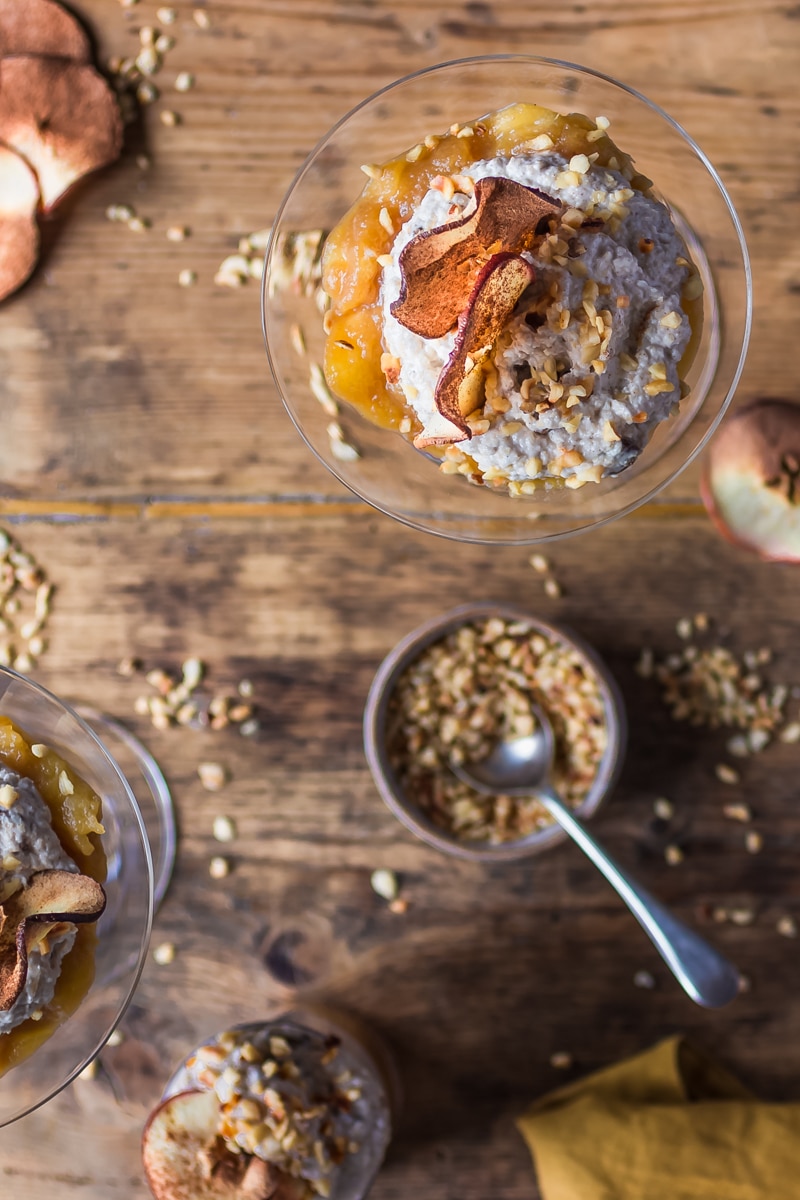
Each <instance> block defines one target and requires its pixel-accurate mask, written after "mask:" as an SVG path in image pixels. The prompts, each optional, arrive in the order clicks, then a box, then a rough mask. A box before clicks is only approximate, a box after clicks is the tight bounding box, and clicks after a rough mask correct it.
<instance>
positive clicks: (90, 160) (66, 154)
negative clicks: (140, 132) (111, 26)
mask: <svg viewBox="0 0 800 1200" xmlns="http://www.w3.org/2000/svg"><path fill="white" fill-rule="evenodd" d="M0 142H5V144H6V145H7V146H10V147H11V148H12V149H13V150H16V151H17V153H18V154H21V155H22V157H23V158H24V159H25V161H26V162H27V163H28V164H29V165H30V166H31V167H32V168H33V170H34V171H35V172H36V175H37V178H38V180H39V188H40V190H41V193H42V203H43V206H44V209H45V211H48V210H50V209H52V208H53V206H54V205H55V204H56V203H57V202H58V201H59V200H60V199H61V197H62V196H63V195H64V193H65V192H66V191H68V189H69V188H70V187H72V185H73V184H74V183H75V182H77V180H78V179H80V178H81V177H82V176H83V175H87V174H88V173H89V172H90V171H96V170H97V169H98V168H100V167H104V166H107V165H108V164H109V163H112V162H114V161H115V160H116V159H117V158H119V156H120V153H121V151H122V117H121V114H120V110H119V104H118V103H117V99H116V97H115V95H114V93H113V92H112V90H111V88H110V87H109V85H108V84H107V83H106V81H105V79H103V77H102V75H100V74H98V72H97V71H95V69H94V67H90V66H86V65H84V64H82V63H74V62H66V61H65V60H64V59H59V58H36V57H34V56H32V55H25V54H19V55H12V56H11V57H9V58H2V59H0Z"/></svg>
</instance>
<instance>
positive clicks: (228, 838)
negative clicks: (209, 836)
mask: <svg viewBox="0 0 800 1200" xmlns="http://www.w3.org/2000/svg"><path fill="white" fill-rule="evenodd" d="M212 832H213V834H214V839H215V840H216V841H218V842H232V841H233V839H234V838H235V837H236V825H235V824H234V822H233V821H232V820H231V818H230V817H214V825H213V830H212Z"/></svg>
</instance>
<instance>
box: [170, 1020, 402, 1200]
mask: <svg viewBox="0 0 800 1200" xmlns="http://www.w3.org/2000/svg"><path fill="white" fill-rule="evenodd" d="M276 1039H278V1040H277V1041H276ZM232 1043H233V1044H232ZM282 1043H285V1044H286V1045H287V1046H288V1047H289V1050H290V1054H289V1055H288V1056H286V1061H291V1062H292V1063H294V1064H295V1066H296V1067H297V1069H298V1070H299V1072H300V1077H299V1078H298V1079H292V1078H291V1077H289V1078H288V1080H286V1081H285V1082H284V1081H283V1080H282V1079H280V1078H279V1076H278V1074H276V1075H275V1076H273V1078H274V1079H275V1083H274V1088H275V1090H276V1091H278V1093H279V1094H281V1089H285V1094H286V1095H287V1096H289V1095H291V1094H292V1093H293V1092H295V1093H296V1092H300V1091H302V1087H303V1082H304V1081H303V1066H304V1063H305V1065H306V1069H307V1070H309V1071H310V1070H312V1069H313V1070H314V1074H315V1077H316V1078H317V1079H318V1078H319V1072H320V1071H324V1072H325V1074H326V1075H327V1076H328V1078H329V1079H330V1081H331V1084H332V1086H333V1085H335V1086H336V1088H337V1090H338V1092H339V1094H340V1095H344V1096H345V1097H346V1104H345V1106H344V1107H343V1108H339V1107H337V1108H336V1109H335V1110H334V1111H333V1119H334V1128H335V1131H336V1136H338V1137H339V1138H340V1139H346V1142H347V1149H346V1151H345V1152H344V1155H343V1157H342V1160H341V1162H339V1163H338V1164H336V1165H334V1166H332V1168H331V1170H330V1173H329V1174H327V1175H326V1178H327V1183H328V1185H329V1189H330V1190H329V1191H327V1190H326V1184H325V1181H324V1180H322V1179H320V1171H319V1162H318V1161H317V1160H314V1159H313V1154H312V1155H309V1159H308V1164H307V1167H308V1175H306V1174H304V1173H299V1174H298V1175H296V1177H297V1178H300V1179H307V1180H308V1184H309V1192H308V1194H309V1197H311V1196H314V1195H328V1196H329V1198H330V1200H362V1198H363V1197H365V1196H366V1195H367V1193H368V1192H369V1190H370V1187H371V1186H372V1183H373V1180H374V1179H375V1176H376V1174H377V1172H378V1170H379V1168H380V1165H381V1163H382V1162H383V1158H384V1155H385V1154H386V1150H387V1148H388V1146H389V1142H390V1140H391V1135H392V1128H393V1124H394V1121H395V1119H396V1113H397V1108H398V1103H399V1086H398V1081H397V1075H396V1071H395V1068H394V1065H393V1063H392V1059H391V1057H390V1055H389V1052H388V1051H387V1049H386V1047H385V1046H384V1045H383V1043H382V1041H381V1039H380V1038H379V1037H377V1036H376V1035H375V1034H374V1033H373V1032H372V1031H371V1030H369V1029H367V1028H366V1027H364V1026H363V1025H362V1024H361V1022H360V1021H357V1020H355V1019H354V1018H352V1017H349V1016H347V1015H345V1014H342V1013H339V1012H331V1011H329V1010H327V1009H315V1010H311V1009H305V1008H304V1009H292V1010H291V1011H289V1012H286V1013H283V1014H281V1015H280V1016H277V1017H274V1018H272V1019H270V1020H266V1021H252V1022H247V1023H245V1024H241V1025H234V1026H232V1027H231V1028H230V1029H229V1030H225V1031H223V1032H222V1033H219V1034H216V1035H214V1036H213V1037H211V1038H209V1039H208V1040H207V1041H205V1042H203V1043H201V1045H200V1046H198V1047H196V1048H195V1050H194V1051H193V1052H192V1053H191V1054H190V1055H188V1056H187V1058H186V1059H185V1060H184V1062H183V1063H182V1064H181V1065H180V1067H178V1069H177V1070H176V1071H175V1072H174V1074H173V1075H172V1076H171V1078H170V1079H169V1081H168V1083H167V1085H166V1087H165V1089H164V1093H163V1099H168V1098H169V1097H171V1096H174V1095H177V1094H178V1093H180V1092H184V1091H193V1090H198V1089H206V1088H209V1090H210V1087H214V1090H215V1091H217V1094H218V1095H220V1092H221V1093H222V1095H223V1096H226V1095H227V1093H226V1090H225V1088H226V1085H225V1083H224V1081H221V1082H220V1084H219V1085H218V1086H216V1087H215V1086H214V1083H213V1081H212V1079H211V1077H210V1076H209V1075H208V1074H207V1073H206V1069H205V1067H204V1063H203V1054H202V1051H203V1048H204V1047H215V1048H219V1049H222V1050H224V1051H225V1054H226V1058H225V1059H224V1060H223V1061H222V1062H221V1063H219V1062H218V1063H217V1064H216V1067H215V1070H216V1071H217V1072H218V1073H221V1071H222V1070H224V1069H225V1067H226V1066H233V1065H234V1063H235V1064H237V1067H236V1069H237V1070H239V1071H240V1072H241V1073H242V1074H243V1075H244V1076H245V1079H244V1081H243V1084H242V1088H241V1094H242V1096H243V1097H244V1096H247V1095H250V1094H251V1090H252V1091H253V1094H256V1093H255V1087H258V1088H259V1090H260V1092H261V1093H262V1094H263V1091H264V1086H263V1082H262V1077H263V1075H264V1071H263V1070H262V1064H261V1063H259V1062H248V1060H247V1059H245V1061H244V1062H240V1055H239V1049H240V1048H241V1047H242V1046H243V1045H244V1044H247V1045H248V1051H247V1052H246V1054H247V1056H248V1059H249V1058H251V1057H252V1052H251V1051H250V1049H249V1047H255V1049H256V1050H257V1051H258V1052H259V1054H263V1060H262V1062H263V1061H267V1062H269V1061H270V1060H271V1055H272V1051H273V1050H275V1048H276V1047H277V1049H278V1052H280V1051H281V1050H282ZM272 1061H277V1063H278V1064H280V1062H281V1058H280V1056H279V1057H278V1058H277V1059H274V1057H273V1058H272ZM248 1072H250V1074H251V1075H252V1079H253V1081H255V1080H256V1079H257V1080H258V1083H257V1084H255V1086H254V1084H253V1083H251V1081H250V1079H249V1076H248ZM337 1077H338V1078H339V1079H340V1080H341V1083H337V1082H336V1080H337ZM209 1085H210V1086H209ZM266 1086H267V1087H269V1086H270V1080H269V1078H268V1079H267V1081H266ZM238 1094H239V1090H238V1088H237V1095H238ZM261 1157H266V1154H263V1155H261ZM300 1157H302V1154H301V1153H299V1154H298V1159H299V1158H300ZM267 1161H270V1160H269V1159H268V1158H267ZM275 1165H276V1166H278V1167H280V1166H281V1163H280V1162H277V1163H276V1164H275ZM297 1165H298V1169H299V1166H300V1164H299V1162H298V1164H297ZM293 1173H294V1172H293Z"/></svg>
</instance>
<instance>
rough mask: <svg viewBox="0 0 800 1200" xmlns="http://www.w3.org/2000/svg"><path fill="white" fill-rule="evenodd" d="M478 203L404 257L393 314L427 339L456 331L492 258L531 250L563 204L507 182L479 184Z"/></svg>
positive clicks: (414, 243)
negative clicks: (548, 220)
mask: <svg viewBox="0 0 800 1200" xmlns="http://www.w3.org/2000/svg"><path fill="white" fill-rule="evenodd" d="M474 200H475V207H474V208H473V209H471V210H470V211H469V212H468V213H467V215H466V216H464V217H462V218H461V219H460V220H458V221H452V222H450V224H449V225H439V226H437V227H436V229H431V230H428V231H427V232H424V233H419V234H417V236H416V237H415V238H412V240H411V241H410V242H409V243H408V245H406V246H404V248H403V250H402V253H401V254H400V273H401V281H400V295H399V297H398V299H397V300H395V301H394V303H393V304H392V305H391V309H390V311H391V313H392V316H393V317H395V319H396V320H398V321H399V322H400V324H401V325H405V327H406V328H407V329H410V330H411V331H412V333H417V334H419V335H420V336H421V337H425V338H437V337H442V336H443V335H444V334H445V333H447V332H448V331H449V330H450V329H452V328H453V326H454V325H455V323H456V321H457V320H458V317H459V316H460V314H461V313H462V312H463V311H464V309H465V308H466V307H467V304H468V302H469V299H470V296H471V294H472V292H473V289H474V288H475V285H476V283H477V280H478V276H479V275H480V272H481V270H482V268H483V267H485V266H486V264H487V262H488V261H489V260H490V259H491V258H492V256H493V255H496V254H500V253H510V254H519V253H520V252H521V251H522V250H531V249H532V248H533V246H534V245H535V242H536V239H537V237H538V236H539V229H540V226H541V223H542V221H543V220H545V219H547V218H549V217H552V216H555V215H556V214H558V213H560V212H561V211H562V205H561V204H560V202H559V201H557V200H552V199H551V198H550V197H549V196H545V195H544V193H542V192H538V191H536V189H535V188H530V187H525V186H524V185H523V184H521V183H517V182H516V181H515V180H513V179H506V178H504V177H503V176H495V175H490V176H487V177H486V178H485V179H479V180H478V181H477V183H476V184H475V197H474Z"/></svg>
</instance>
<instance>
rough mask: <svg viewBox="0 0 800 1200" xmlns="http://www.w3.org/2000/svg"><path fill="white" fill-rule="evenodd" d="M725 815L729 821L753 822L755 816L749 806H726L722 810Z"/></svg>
mask: <svg viewBox="0 0 800 1200" xmlns="http://www.w3.org/2000/svg"><path fill="white" fill-rule="evenodd" d="M722 812H723V814H724V815H725V816H726V817H727V818H728V820H729V821H744V822H745V823H746V822H747V821H751V820H752V819H753V814H752V813H751V811H750V808H749V806H748V805H747V804H725V805H723V808H722Z"/></svg>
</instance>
